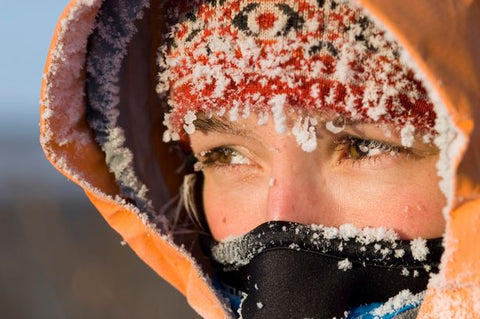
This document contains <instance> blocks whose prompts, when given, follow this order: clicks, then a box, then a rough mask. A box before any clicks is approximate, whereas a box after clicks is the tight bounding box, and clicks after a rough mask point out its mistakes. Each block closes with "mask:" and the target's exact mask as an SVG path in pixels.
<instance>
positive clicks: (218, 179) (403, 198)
mask: <svg viewBox="0 0 480 319" xmlns="http://www.w3.org/2000/svg"><path fill="white" fill-rule="evenodd" d="M294 121H295V118H293V117H290V118H289V120H288V121H287V122H288V123H287V124H288V125H289V126H290V127H291V126H293V123H294ZM195 126H196V131H195V133H193V134H192V135H190V141H191V146H192V149H193V151H194V153H195V154H196V157H197V159H198V160H199V161H200V162H201V163H202V164H203V165H202V166H203V173H204V177H205V181H204V187H203V203H204V211H205V214H206V218H207V222H208V224H209V226H210V229H211V232H212V234H213V236H214V238H215V239H217V240H222V239H225V238H226V237H228V236H238V235H241V234H244V233H246V232H248V231H250V230H251V229H253V228H255V227H256V226H258V225H260V224H262V223H264V222H266V221H273V220H283V221H292V222H298V223H303V224H322V225H326V226H339V225H342V224H346V223H350V224H354V225H355V226H357V227H367V226H369V227H387V228H392V229H394V230H395V231H396V232H397V233H398V234H399V235H400V237H401V238H404V239H410V238H416V237H424V238H433V237H439V236H441V235H442V233H443V231H444V226H445V221H444V219H443V217H442V214H441V211H442V208H443V207H444V205H445V203H446V201H445V197H444V195H443V194H442V193H441V192H440V189H439V187H438V182H439V178H438V176H437V174H436V163H437V160H438V151H437V149H436V148H435V147H434V146H432V145H431V144H425V143H423V142H422V138H421V136H420V137H418V138H417V139H415V142H414V143H413V145H412V146H411V147H408V148H406V147H403V146H402V144H401V137H400V136H399V133H398V132H397V131H396V130H394V129H391V130H389V128H388V127H387V126H385V125H384V126H383V127H381V126H380V125H378V124H365V123H352V124H347V125H345V128H344V129H343V130H342V131H341V132H339V133H337V134H334V133H332V132H330V131H329V130H327V129H325V125H321V124H319V125H318V126H317V148H316V149H315V150H314V151H313V152H310V153H307V152H305V151H303V150H302V149H301V147H300V146H299V145H298V143H297V141H296V140H295V137H294V136H293V135H292V134H290V133H286V134H278V133H277V132H276V130H275V127H274V124H273V123H272V121H271V120H270V121H269V122H268V123H267V124H266V125H258V124H257V117H256V116H253V115H252V116H250V117H249V118H248V119H239V120H237V121H235V122H231V121H228V120H226V119H222V118H215V117H214V118H212V119H200V120H197V121H196V123H195ZM322 127H323V129H322Z"/></svg>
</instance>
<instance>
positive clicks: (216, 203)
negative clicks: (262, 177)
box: [203, 178, 267, 240]
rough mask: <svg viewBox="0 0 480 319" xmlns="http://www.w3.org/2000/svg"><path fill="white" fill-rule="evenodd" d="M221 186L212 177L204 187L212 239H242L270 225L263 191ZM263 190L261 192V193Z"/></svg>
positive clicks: (244, 186) (206, 212)
mask: <svg viewBox="0 0 480 319" xmlns="http://www.w3.org/2000/svg"><path fill="white" fill-rule="evenodd" d="M241 186H242V187H234V188H232V187H218V185H216V184H215V183H214V182H211V180H209V179H208V178H206V179H205V184H204V187H203V205H204V211H205V215H206V218H207V222H208V225H209V227H210V230H211V232H212V236H213V237H214V238H215V239H216V240H223V239H225V238H227V237H229V236H239V235H242V234H245V233H247V232H248V231H250V230H252V229H253V228H255V227H256V226H258V225H260V224H262V223H264V222H266V221H267V220H266V218H265V214H262V212H265V210H266V206H265V205H266V203H265V201H264V200H263V198H265V196H266V195H265V194H264V192H262V190H261V189H262V188H259V187H255V186H253V185H241ZM259 190H260V191H259Z"/></svg>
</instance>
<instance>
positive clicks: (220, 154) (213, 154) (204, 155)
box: [195, 146, 250, 170]
mask: <svg viewBox="0 0 480 319" xmlns="http://www.w3.org/2000/svg"><path fill="white" fill-rule="evenodd" d="M195 157H196V158H197V160H198V163H197V164H196V167H195V168H196V170H202V169H204V168H210V167H227V166H238V165H249V164H250V160H249V159H248V158H247V157H245V156H244V155H242V154H241V153H240V152H239V151H237V150H235V149H234V148H232V147H228V146H221V147H215V148H212V149H210V150H207V151H202V152H199V153H197V154H195Z"/></svg>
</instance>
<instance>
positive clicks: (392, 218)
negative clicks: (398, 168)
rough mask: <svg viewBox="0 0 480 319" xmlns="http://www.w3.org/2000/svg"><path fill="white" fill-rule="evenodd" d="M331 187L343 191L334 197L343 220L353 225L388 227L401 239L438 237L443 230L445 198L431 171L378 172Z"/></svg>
mask: <svg viewBox="0 0 480 319" xmlns="http://www.w3.org/2000/svg"><path fill="white" fill-rule="evenodd" d="M407 176H408V174H407ZM346 185H347V186H346ZM334 187H337V188H339V187H341V188H342V189H343V191H344V192H343V195H344V196H342V197H338V196H337V197H336V200H337V201H338V202H339V206H341V207H342V211H343V212H344V213H345V216H349V217H345V219H347V218H350V222H352V223H354V224H356V225H357V226H360V227H361V226H370V227H388V228H392V229H394V230H395V231H397V233H398V234H399V235H400V237H401V238H403V239H409V238H416V237H425V238H434V237H440V236H441V235H442V234H443V232H444V228H445V220H444V218H443V215H442V209H443V207H444V206H445V204H446V200H445V197H444V195H443V194H442V193H441V191H440V189H439V187H438V178H437V177H436V175H435V174H429V173H424V174H417V175H414V176H409V177H408V178H407V177H406V176H402V177H399V176H396V175H394V176H389V175H388V174H382V175H381V176H377V177H375V178H373V177H372V179H371V180H370V179H365V178H363V179H358V178H356V179H355V178H353V179H351V182H350V183H342V186H339V185H337V186H334ZM337 194H339V193H337Z"/></svg>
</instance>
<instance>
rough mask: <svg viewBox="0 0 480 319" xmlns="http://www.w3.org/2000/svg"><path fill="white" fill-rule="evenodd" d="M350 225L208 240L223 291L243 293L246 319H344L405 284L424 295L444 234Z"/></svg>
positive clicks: (291, 227)
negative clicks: (406, 234)
mask: <svg viewBox="0 0 480 319" xmlns="http://www.w3.org/2000/svg"><path fill="white" fill-rule="evenodd" d="M352 229H353V228H348V227H347V228H346V229H345V228H344V229H343V231H342V230H341V231H340V232H337V233H335V232H336V231H335V229H334V228H322V227H319V226H315V225H312V226H306V225H301V224H296V223H290V222H268V223H265V224H262V225H260V226H259V227H257V228H256V229H254V230H253V231H251V232H249V233H248V234H246V235H244V236H242V237H239V238H236V239H234V240H232V241H227V242H222V243H218V242H215V241H213V240H210V241H208V243H207V245H208V248H209V249H208V251H209V252H210V254H211V257H212V259H213V260H214V262H215V264H216V267H217V269H218V274H217V276H218V278H217V279H218V280H219V282H220V285H221V286H222V290H225V289H227V288H228V289H230V290H231V291H236V292H240V293H242V294H244V299H243V300H242V304H241V307H240V310H239V313H240V314H241V316H242V317H243V318H333V317H337V318H341V317H343V316H344V315H345V312H346V311H348V310H349V309H351V308H352V307H357V306H360V305H364V304H370V303H374V302H385V301H387V300H388V299H389V298H391V297H393V296H395V295H397V294H398V293H399V292H400V291H402V290H404V289H409V290H410V292H412V293H418V292H421V291H423V290H425V289H426V287H427V283H428V280H429V278H430V276H429V273H430V272H437V271H438V264H439V261H440V257H441V255H442V252H443V247H442V243H441V242H442V240H441V238H439V239H431V240H428V241H426V243H425V245H424V244H423V243H422V241H418V240H417V241H402V240H394V239H392V237H390V238H388V236H387V237H386V238H385V237H383V239H382V240H379V237H382V236H381V234H379V233H378V232H377V233H376V234H375V233H373V232H370V233H369V232H368V231H367V232H362V233H360V234H359V233H358V231H357V234H355V230H353V232H352ZM387 234H388V233H387ZM415 246H417V247H415ZM412 247H414V248H413V249H412ZM245 294H246V295H245Z"/></svg>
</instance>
